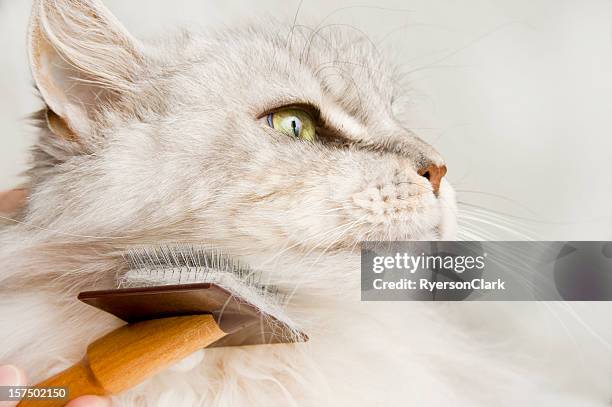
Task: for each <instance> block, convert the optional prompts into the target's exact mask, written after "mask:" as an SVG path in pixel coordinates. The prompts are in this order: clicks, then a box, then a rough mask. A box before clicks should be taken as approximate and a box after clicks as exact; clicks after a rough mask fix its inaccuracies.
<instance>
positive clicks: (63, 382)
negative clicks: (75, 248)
mask: <svg viewBox="0 0 612 407" xmlns="http://www.w3.org/2000/svg"><path fill="white" fill-rule="evenodd" d="M225 335H227V334H226V333H225V332H223V331H222V330H221V328H219V325H217V323H216V322H215V320H214V318H213V317H212V315H195V316H184V317H171V318H162V319H154V320H150V321H143V322H136V323H133V324H128V325H124V326H122V327H121V328H118V329H116V330H114V331H112V332H111V333H109V334H107V335H105V336H103V337H102V338H100V339H98V340H96V341H95V342H93V343H91V344H90V345H89V347H88V348H87V355H86V356H85V358H83V360H82V361H81V362H80V363H77V364H75V365H73V366H72V367H70V368H68V369H67V370H64V371H63V372H61V373H59V374H57V375H55V376H53V377H51V378H49V379H47V380H45V381H43V382H41V383H38V384H37V385H36V386H35V387H39V388H40V387H67V388H68V399H64V400H42V401H39V400H24V401H22V402H21V403H19V404H18V406H19V407H61V406H64V405H65V404H66V403H68V402H69V401H70V400H72V399H75V398H77V397H79V396H83V395H87V394H91V395H101V396H106V395H114V394H118V393H121V392H122V391H125V390H127V389H130V388H132V387H134V386H136V385H137V384H139V383H140V382H142V381H143V380H145V379H147V378H149V377H151V376H153V375H155V374H156V373H158V372H159V371H161V370H163V369H164V368H165V367H167V366H169V365H171V364H172V363H174V362H176V361H179V360H181V359H183V358H185V357H186V356H188V355H190V354H191V353H193V352H195V351H197V350H198V349H202V348H205V347H207V346H208V345H210V344H212V343H213V342H216V341H217V340H219V339H221V338H223V337H224V336H225Z"/></svg>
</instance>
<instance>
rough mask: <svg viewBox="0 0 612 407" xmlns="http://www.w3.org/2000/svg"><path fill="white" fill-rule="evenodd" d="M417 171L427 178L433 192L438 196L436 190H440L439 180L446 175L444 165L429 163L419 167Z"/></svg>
mask: <svg viewBox="0 0 612 407" xmlns="http://www.w3.org/2000/svg"><path fill="white" fill-rule="evenodd" d="M418 173H419V175H420V176H421V177H423V178H427V180H428V181H429V183H430V184H431V188H432V190H433V193H434V194H435V195H436V196H438V192H439V191H440V182H441V181H442V178H443V177H444V176H445V175H446V165H436V164H430V165H427V166H425V167H422V168H421V169H419V170H418Z"/></svg>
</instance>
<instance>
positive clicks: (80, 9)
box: [28, 0, 144, 138]
mask: <svg viewBox="0 0 612 407" xmlns="http://www.w3.org/2000/svg"><path fill="white" fill-rule="evenodd" d="M28 48H29V56H30V66H31V70H32V74H33V76H34V80H35V81H36V86H37V87H38V89H39V91H40V93H41V95H42V97H43V99H44V101H45V103H46V104H47V106H48V108H49V110H51V112H49V113H48V117H49V114H50V115H51V116H50V117H51V118H52V120H55V126H56V128H58V126H59V127H60V128H61V129H60V130H61V131H60V130H58V132H59V133H60V135H62V136H65V135H70V136H72V137H74V136H76V137H77V138H78V137H81V136H85V135H87V134H88V133H89V131H90V129H91V121H92V120H93V119H94V118H95V117H96V114H97V113H98V112H100V111H101V109H103V108H104V107H105V106H107V105H109V104H112V103H113V101H114V100H116V99H117V98H119V97H121V96H124V95H125V94H126V93H129V92H133V91H134V88H135V78H137V77H138V75H139V74H140V73H141V71H142V67H143V65H144V64H143V56H142V55H143V54H142V46H141V44H140V43H139V42H138V41H137V40H136V39H135V38H133V37H132V36H131V35H130V34H129V33H128V32H127V30H126V29H125V28H124V27H123V26H122V25H121V24H120V23H119V22H118V21H117V19H116V18H115V17H114V16H113V15H112V14H111V13H110V11H109V10H108V9H107V8H106V7H105V6H104V5H103V4H101V2H99V1H97V0H35V1H34V5H33V9H32V16H31V19H30V27H29V35H28ZM58 119H59V120H60V121H58ZM49 124H50V125H51V124H52V123H49ZM50 128H51V130H52V131H53V128H52V127H50ZM54 133H55V131H54ZM62 133H63V134H62Z"/></svg>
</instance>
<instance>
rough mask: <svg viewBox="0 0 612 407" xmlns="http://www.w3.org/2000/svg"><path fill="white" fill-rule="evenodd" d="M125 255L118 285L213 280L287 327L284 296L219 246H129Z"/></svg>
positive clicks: (167, 283) (139, 285)
mask: <svg viewBox="0 0 612 407" xmlns="http://www.w3.org/2000/svg"><path fill="white" fill-rule="evenodd" d="M124 258H125V260H126V262H127V265H128V271H127V272H125V273H123V274H121V275H119V276H118V277H117V283H118V287H119V288H132V287H152V286H161V285H176V284H179V285H180V284H192V283H214V284H217V285H218V286H220V287H223V288H225V289H226V290H228V291H230V292H231V293H233V294H234V295H236V296H238V297H240V298H242V299H244V300H245V301H247V302H249V303H251V304H252V305H254V306H256V307H257V308H259V309H260V310H261V311H262V312H264V313H266V314H269V315H273V316H275V317H276V318H277V319H279V320H281V321H284V322H285V323H287V324H288V325H289V326H292V324H291V323H290V322H289V321H288V318H287V316H286V315H285V314H284V312H283V309H282V308H283V307H282V305H283V303H284V300H285V299H284V295H282V294H281V293H280V292H279V290H278V289H277V288H275V287H273V286H270V285H264V284H262V282H261V273H258V272H256V271H254V270H252V269H251V268H249V267H247V266H246V265H244V264H242V263H240V262H239V261H238V260H236V259H235V258H233V257H232V256H230V255H228V254H227V253H224V252H223V251H220V250H218V249H215V248H212V247H206V246H192V245H166V246H143V247H136V248H132V249H130V250H129V251H128V252H127V253H126V254H125V255H124Z"/></svg>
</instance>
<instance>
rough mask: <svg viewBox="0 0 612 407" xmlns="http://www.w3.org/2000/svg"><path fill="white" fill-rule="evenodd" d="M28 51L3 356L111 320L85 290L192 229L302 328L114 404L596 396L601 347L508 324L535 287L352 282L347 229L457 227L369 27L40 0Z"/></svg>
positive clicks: (29, 359)
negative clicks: (134, 11)
mask: <svg viewBox="0 0 612 407" xmlns="http://www.w3.org/2000/svg"><path fill="white" fill-rule="evenodd" d="M29 52H30V60H31V66H32V72H33V76H34V79H35V81H36V85H37V87H38V89H39V91H40V94H41V96H42V98H43V100H44V103H45V105H46V107H45V109H43V111H42V112H41V113H40V114H39V118H40V119H41V130H40V135H39V139H38V142H37V143H36V146H35V147H34V151H33V154H32V163H31V168H30V170H29V172H28V175H29V185H28V188H29V190H30V193H29V198H28V202H27V205H26V207H25V208H24V209H23V211H22V212H21V213H20V214H19V215H18V217H17V220H18V223H15V224H13V223H11V225H9V226H7V227H5V228H4V229H2V230H1V231H0V270H1V272H0V281H1V282H2V284H1V288H0V293H1V296H0V310H1V316H0V326H1V327H2V330H3V331H2V332H3V334H2V337H1V339H0V345H1V348H0V360H1V361H7V362H11V363H16V364H19V365H21V366H23V367H24V368H26V369H27V370H28V371H29V372H30V376H31V377H32V378H33V380H37V379H41V378H45V377H47V376H49V375H50V374H51V373H52V372H55V371H58V370H61V369H63V368H65V367H66V366H68V365H69V364H71V363H72V362H75V361H76V360H78V359H80V357H81V356H82V354H83V352H84V349H85V346H86V345H87V343H89V342H90V341H91V340H92V339H94V338H96V337H98V336H100V335H101V334H102V333H103V332H105V331H108V330H109V329H111V328H113V327H115V326H118V325H119V324H120V322H119V321H117V320H116V319H115V318H113V317H110V316H108V315H105V314H104V313H101V312H100V311H97V310H94V309H91V308H89V307H88V306H85V305H83V304H80V303H79V302H78V301H76V300H75V297H76V294H77V293H78V292H79V291H82V290H85V289H88V290H89V289H95V288H112V287H115V286H116V282H115V278H116V273H117V271H121V270H123V269H124V268H125V265H124V261H123V259H122V255H123V253H125V251H126V250H129V249H130V248H131V247H133V246H135V245H142V244H164V243H176V242H180V243H198V244H200V243H206V244H211V245H214V246H216V247H219V248H221V249H223V250H226V251H228V252H230V253H232V254H233V255H235V256H236V257H238V258H239V259H240V260H241V261H242V262H244V263H246V264H248V265H250V266H251V267H253V268H254V269H256V270H259V271H260V272H261V273H262V281H266V282H267V283H269V284H271V285H274V286H276V287H278V288H279V289H280V291H281V292H282V293H284V294H286V295H288V296H289V301H288V303H287V304H286V310H285V312H286V313H287V314H288V315H289V316H290V317H291V318H292V320H293V321H295V322H296V323H297V324H298V325H299V327H300V328H301V329H302V330H303V331H305V332H306V333H307V334H308V335H309V337H310V341H309V342H308V343H305V344H295V345H275V346H264V347H253V348H234V349H214V350H206V351H203V352H200V354H198V355H194V356H193V357H191V358H189V359H188V360H186V361H185V362H184V363H182V364H180V365H178V366H176V367H174V368H172V369H170V370H168V371H166V372H163V373H162V374H160V375H158V376H156V377H155V378H153V379H151V380H149V381H147V382H145V383H143V384H142V385H141V386H139V387H138V388H136V389H134V390H132V391H130V392H128V393H126V394H124V395H121V396H120V397H117V398H116V399H115V403H116V405H126V406H127V405H147V406H151V405H160V406H193V405H202V406H208V405H214V406H226V405H236V406H243V405H245V406H251V405H266V406H269V405H300V406H302V405H351V406H354V405H364V406H374V405H414V406H448V405H453V406H455V405H465V406H474V405H484V406H500V405H517V404H518V405H536V404H541V403H542V402H546V401H551V402H552V401H554V402H555V403H561V402H564V403H566V404H564V405H576V406H584V405H588V403H592V405H598V403H600V402H601V403H603V402H604V400H605V398H604V397H605V396H604V394H605V392H606V391H608V390H609V388H608V387H607V386H606V385H605V383H606V376H605V375H607V374H609V370H607V368H608V366H607V364H606V363H605V362H604V361H603V359H602V358H601V357H590V355H586V353H585V354H582V356H584V357H587V358H588V365H587V368H585V367H584V366H581V365H580V364H579V363H577V362H576V360H575V359H574V358H573V357H572V356H571V355H566V354H567V352H572V349H573V347H572V344H571V343H570V344H569V345H568V344H567V342H568V341H567V339H564V338H561V339H560V340H559V341H558V342H555V341H553V340H551V339H549V337H546V336H542V337H543V338H546V339H544V340H542V339H541V338H540V341H538V336H540V335H541V334H542V332H547V331H550V329H551V328H550V327H542V329H540V328H539V327H537V326H535V327H531V326H523V328H525V331H526V332H527V333H525V334H521V335H520V336H519V335H517V334H516V331H517V330H519V331H520V330H521V329H522V328H521V324H522V323H525V322H524V321H525V317H526V316H527V315H529V314H534V315H533V316H532V319H530V320H532V321H536V324H537V323H540V322H542V320H543V319H538V316H540V317H541V316H542V315H544V316H546V317H548V316H549V315H550V314H549V313H542V312H541V311H542V309H544V310H546V309H545V308H544V307H543V306H540V305H533V306H531V307H530V308H528V309H527V310H524V309H522V308H518V306H514V307H511V306H509V305H508V306H504V305H503V304H491V303H487V304H473V303H472V304H452V305H451V304H438V303H435V304H424V303H362V302H360V296H359V281H360V280H359V255H358V250H357V248H358V245H359V242H360V241H363V240H433V239H442V240H448V239H454V237H455V228H456V221H455V198H454V193H453V190H452V188H451V186H450V184H449V183H448V182H447V181H446V180H445V179H444V178H443V177H444V175H445V172H446V167H445V166H444V161H443V160H442V158H441V157H440V156H439V154H438V153H437V152H435V150H434V149H433V148H432V147H430V146H429V145H428V144H426V143H425V142H423V141H422V140H420V139H419V138H417V137H416V136H415V135H414V134H413V133H412V132H411V131H410V130H408V128H409V123H406V122H405V121H402V111H404V110H405V108H406V99H405V98H403V97H402V95H403V92H404V91H405V90H406V89H407V87H406V86H403V85H402V84H401V81H400V78H399V77H398V76H397V75H396V74H395V71H394V70H393V68H392V65H391V64H390V63H389V62H388V61H386V60H385V59H384V58H382V57H381V55H379V54H378V52H377V51H376V49H375V48H374V47H373V46H372V45H371V44H370V43H369V42H367V41H365V40H363V39H360V38H355V37H351V36H348V35H346V34H345V33H342V32H336V33H333V32H332V33H326V35H321V33H317V32H312V31H308V30H303V29H297V28H295V27H293V28H292V27H287V26H284V25H282V24H280V23H278V22H275V21H266V22H262V23H259V24H255V25H252V26H242V27H239V28H236V29H227V30H224V31H221V32H216V33H206V34H194V33H187V32H184V33H182V34H181V35H179V36H177V37H175V38H167V39H164V40H163V41H159V42H156V43H143V42H141V41H139V40H137V39H135V38H133V37H132V36H131V35H130V34H129V33H128V32H126V30H125V29H124V28H123V27H122V26H121V25H120V24H119V23H118V22H117V21H116V19H115V18H114V17H113V16H112V15H111V14H110V13H109V12H108V10H107V9H106V8H105V7H104V6H103V5H102V4H100V2H98V1H95V0H37V1H35V2H34V8H33V14H32V20H31V27H30V37H29ZM513 312H514V313H513ZM525 324H526V323H525ZM528 328H529V329H528ZM513 334H514V336H513ZM517 339H518V341H517ZM526 343H534V344H535V345H532V346H530V347H528V348H527V347H525V346H526V345H525V344H526ZM537 344H542V347H541V349H542V350H544V349H547V348H548V349H549V350H550V352H551V353H550V355H545V354H530V356H529V357H528V356H527V355H529V353H527V352H528V351H530V352H532V351H533V349H534V347H535V349H540V348H539V347H538V345H537ZM565 345H567V346H565ZM563 355H566V356H567V358H566V360H563V361H562V360H561V359H560V358H559V357H560V356H563ZM608 356H609V355H608ZM551 360H552V361H557V362H558V363H559V367H557V366H554V367H552V368H551V366H546V363H549V362H550V361H551ZM563 368H566V369H571V372H570V374H569V375H566V374H565V373H566V372H564V371H562V370H563ZM566 379H569V381H568V380H566ZM566 383H574V384H576V383H580V385H577V388H579V389H581V391H583V392H582V393H581V392H580V391H578V390H576V391H572V390H571V389H570V390H568V392H565V390H563V386H565V385H566ZM585 383H586V384H585ZM584 389H587V390H586V391H584ZM574 401H575V402H574ZM572 403H573V404H572Z"/></svg>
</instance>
